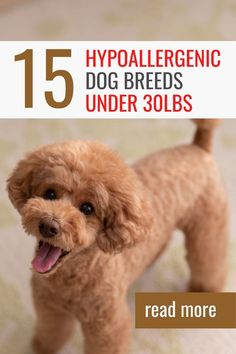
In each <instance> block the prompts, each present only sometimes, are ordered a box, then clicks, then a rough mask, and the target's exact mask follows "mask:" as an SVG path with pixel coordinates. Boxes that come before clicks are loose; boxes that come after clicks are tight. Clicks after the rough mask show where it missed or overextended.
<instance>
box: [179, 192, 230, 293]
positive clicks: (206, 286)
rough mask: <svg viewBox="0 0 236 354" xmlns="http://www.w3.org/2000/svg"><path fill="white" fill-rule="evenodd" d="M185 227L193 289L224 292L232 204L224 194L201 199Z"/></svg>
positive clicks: (191, 287)
mask: <svg viewBox="0 0 236 354" xmlns="http://www.w3.org/2000/svg"><path fill="white" fill-rule="evenodd" d="M191 214H192V215H191V216H190V218H189V219H188V222H187V224H186V225H185V227H184V228H183V231H184V233H185V235H186V248H187V260H188V263H189V266H190V270H191V280H190V286H189V290H190V291H209V292H211V291H221V290H222V289H223V286H224V284H225V278H226V275H227V246H228V242H227V241H228V207H227V201H226V198H225V196H224V193H220V194H219V195H218V196H217V194H216V195H215V196H212V195H211V194H210V192H209V193H206V194H205V195H204V198H202V199H201V200H199V201H198V202H197V205H196V206H195V207H194V210H192V213H191Z"/></svg>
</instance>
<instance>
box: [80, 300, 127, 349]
mask: <svg viewBox="0 0 236 354" xmlns="http://www.w3.org/2000/svg"><path fill="white" fill-rule="evenodd" d="M82 329H83V333H84V336H85V340H84V345H85V354H98V353H99V354H126V353H128V350H129V345H130V338H131V316H130V311H129V309H128V306H127V304H126V302H123V303H122V304H121V305H118V304H117V308H115V310H111V312H110V313H108V314H106V315H105V316H104V317H103V318H102V319H99V320H95V321H90V322H84V323H83V322H82Z"/></svg>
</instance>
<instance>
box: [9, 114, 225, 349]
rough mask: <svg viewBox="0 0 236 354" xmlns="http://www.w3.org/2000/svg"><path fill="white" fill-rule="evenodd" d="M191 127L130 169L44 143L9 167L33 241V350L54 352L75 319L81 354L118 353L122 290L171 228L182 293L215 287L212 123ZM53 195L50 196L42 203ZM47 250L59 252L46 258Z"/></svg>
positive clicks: (216, 201)
mask: <svg viewBox="0 0 236 354" xmlns="http://www.w3.org/2000/svg"><path fill="white" fill-rule="evenodd" d="M195 123H196V124H197V126H198V128H197V133H196V134H195V138H194V143H193V144H192V145H189V146H180V147H177V148H173V149H168V150H164V151H160V152H157V153H154V154H151V155H149V156H147V157H145V158H144V159H142V160H140V161H138V162H137V163H135V164H134V165H133V166H132V167H128V166H127V165H126V164H125V163H124V162H123V161H122V159H121V158H120V157H119V156H118V155H117V154H116V153H115V152H113V151H112V150H110V149H109V148H107V147H105V146H104V145H102V144H99V143H94V142H67V143H62V144H55V145H48V146H44V147H42V148H40V149H39V150H37V151H34V152H33V153H31V154H29V155H28V156H27V157H26V158H25V159H24V160H22V161H20V162H19V163H18V165H17V166H16V168H15V170H14V171H13V173H12V175H11V177H10V178H9V180H8V192H9V197H10V200H11V201H12V203H13V204H14V206H15V207H16V208H17V209H18V211H19V212H20V214H21V216H22V223H23V227H24V229H25V231H26V232H27V233H29V234H32V235H34V236H35V237H36V239H37V241H38V242H37V247H36V252H35V253H36V256H35V257H36V258H35V259H36V261H35V263H34V262H33V265H34V268H36V270H38V271H35V270H34V272H33V277H32V288H33V299H34V303H35V308H36V312H37V325H36V332H35V337H34V340H33V343H34V348H35V350H36V353H38V354H47V353H48V354H53V353H56V352H58V351H59V350H60V349H61V347H62V346H63V345H64V344H65V343H66V341H67V340H68V339H69V337H70V336H71V334H72V333H73V329H74V324H75V320H76V319H77V320H79V321H80V322H81V325H82V330H83V332H84V336H85V343H84V346H85V353H86V354H97V353H99V354H125V353H127V351H128V348H129V342H130V333H131V321H130V314H129V310H128V307H127V304H126V292H127V289H128V288H129V286H130V284H131V283H132V282H133V281H134V280H135V279H136V278H137V277H138V276H139V275H140V274H141V273H142V272H143V271H144V270H145V269H146V268H147V267H148V266H149V265H150V264H151V263H152V262H153V261H154V260H155V259H156V258H157V256H158V255H159V254H160V252H161V250H162V249H163V248H164V247H165V245H166V244H167V242H168V241H169V239H170V236H171V233H172V232H173V230H175V229H176V228H179V229H181V230H183V231H184V233H185V235H186V248H187V259H188V261H189V266H190V270H191V279H190V289H191V290H193V291H220V290H222V287H223V285H224V281H225V276H226V246H227V226H228V211H227V198H226V195H225V191H224V188H223V186H222V182H221V178H220V175H219V172H218V170H217V167H216V165H215V162H214V160H213V157H212V155H211V154H210V153H209V152H208V151H210V150H211V144H212V133H213V129H214V127H215V125H216V124H217V123H218V122H217V120H213V121H210V120H204V121H202V120H199V121H198V120H196V121H195ZM52 191H53V192H54V196H55V198H52V199H53V200H48V198H46V197H45V196H47V195H48V193H49V194H50V193H52ZM45 193H46V194H45ZM45 198H46V199H45ZM84 203H90V206H91V205H92V206H93V207H94V211H93V210H92V212H91V214H90V215H86V214H84V212H83V211H82V205H83V204H84ZM90 211H91V210H90ZM42 224H43V227H44V226H45V225H46V226H47V227H48V225H49V226H50V229H49V231H48V229H46V231H45V229H43V230H44V231H42V228H40V225H42ZM55 229H56V231H55ZM45 232H46V236H45ZM48 232H49V234H48ZM50 232H51V233H53V234H50ZM55 232H56V234H55ZM42 245H43V246H42ZM40 247H41V248H40ZM42 247H44V248H43V249H42ZM45 250H46V251H45ZM43 252H44V253H43ZM52 253H53V254H54V255H55V254H56V255H57V257H58V254H60V255H61V256H60V258H58V259H57V260H56V261H55V259H54V260H53V262H52V258H53V257H52ZM40 254H41V256H40ZM42 254H43V255H44V257H45V258H43V257H42ZM40 257H41V258H40ZM45 259H46V261H45ZM47 260H49V261H50V262H51V263H52V264H51V263H50V264H46V263H47ZM40 262H41V263H40Z"/></svg>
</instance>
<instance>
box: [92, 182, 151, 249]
mask: <svg viewBox="0 0 236 354" xmlns="http://www.w3.org/2000/svg"><path fill="white" fill-rule="evenodd" d="M136 179H137V177H136V176H133V178H129V179H128V181H127V180H126V181H125V183H123V182H124V181H122V178H121V179H120V180H117V181H116V187H115V188H114V189H113V191H111V192H110V193H109V206H108V210H107V212H106V216H105V218H104V221H103V230H102V232H101V233H100V235H99V237H98V240H97V243H98V246H99V247H100V248H101V249H102V250H103V251H104V252H110V253H113V252H120V251H122V250H123V249H124V248H126V247H131V246H133V245H135V244H136V243H137V242H140V241H142V240H143V239H144V238H145V236H146V233H147V232H148V229H149V226H150V212H149V206H148V203H147V201H146V200H145V198H144V193H143V190H142V186H141V185H140V183H139V182H138V181H137V180H136Z"/></svg>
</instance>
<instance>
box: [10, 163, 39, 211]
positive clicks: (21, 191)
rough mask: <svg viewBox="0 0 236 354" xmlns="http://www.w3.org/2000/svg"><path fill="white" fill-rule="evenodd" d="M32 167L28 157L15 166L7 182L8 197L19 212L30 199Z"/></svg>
mask: <svg viewBox="0 0 236 354" xmlns="http://www.w3.org/2000/svg"><path fill="white" fill-rule="evenodd" d="M33 172H34V165H33V163H32V161H31V158H30V157H26V158H25V159H24V160H21V161H20V162H18V164H17V165H16V167H15V169H14V170H13V172H12V174H11V175H10V177H9V178H8V180H7V191H8V196H9V199H10V201H11V202H12V204H13V205H14V207H15V208H16V209H17V210H18V211H19V212H20V210H21V208H22V207H23V205H24V204H25V203H26V201H27V199H29V198H30V193H31V180H32V176H33Z"/></svg>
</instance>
